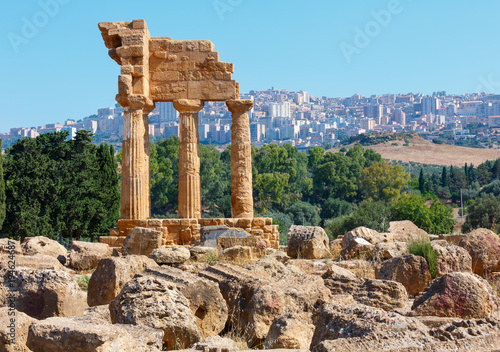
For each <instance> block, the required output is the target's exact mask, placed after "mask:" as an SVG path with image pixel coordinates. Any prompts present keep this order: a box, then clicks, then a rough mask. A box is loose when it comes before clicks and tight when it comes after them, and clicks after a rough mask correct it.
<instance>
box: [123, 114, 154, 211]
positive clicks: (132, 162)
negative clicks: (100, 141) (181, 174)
mask: <svg viewBox="0 0 500 352" xmlns="http://www.w3.org/2000/svg"><path fill="white" fill-rule="evenodd" d="M151 111H152V107H149V106H148V107H142V108H137V107H125V111H124V115H123V155H122V193H121V218H122V219H132V220H143V219H147V218H149V217H150V216H151V206H150V205H151V201H150V188H149V127H148V126H149V119H148V115H149V113H150V112H151Z"/></svg>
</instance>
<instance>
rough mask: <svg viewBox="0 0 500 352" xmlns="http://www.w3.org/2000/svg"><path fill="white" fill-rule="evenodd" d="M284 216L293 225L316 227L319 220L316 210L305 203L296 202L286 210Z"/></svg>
mask: <svg viewBox="0 0 500 352" xmlns="http://www.w3.org/2000/svg"><path fill="white" fill-rule="evenodd" d="M286 214H288V215H289V216H290V218H292V220H293V223H294V224H295V225H305V226H318V225H319V223H320V221H321V218H320V217H319V212H318V208H317V207H315V206H314V205H312V204H310V203H307V202H297V203H295V204H293V205H292V206H291V207H290V208H288V209H287V211H286Z"/></svg>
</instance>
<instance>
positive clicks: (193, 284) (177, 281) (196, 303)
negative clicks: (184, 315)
mask: <svg viewBox="0 0 500 352" xmlns="http://www.w3.org/2000/svg"><path fill="white" fill-rule="evenodd" d="M135 277H136V278H138V277H155V278H159V279H162V280H165V281H167V282H169V283H170V284H172V285H174V286H175V288H176V289H177V290H179V292H180V293H182V294H183V295H184V297H186V298H187V299H188V301H189V307H190V309H191V311H192V313H193V315H194V317H195V320H196V325H197V326H198V328H199V329H200V334H201V337H202V338H204V337H207V336H214V335H218V334H219V333H220V332H221V331H222V329H224V326H225V325H226V321H227V312H228V310H227V305H226V301H224V297H222V294H221V292H220V290H219V286H218V285H217V284H216V283H215V282H213V281H210V280H207V279H204V278H202V277H199V276H196V275H194V274H191V273H188V272H185V271H182V270H179V269H176V268H171V267H167V266H163V267H161V268H151V269H146V270H145V271H143V272H142V273H139V274H137V275H136V276H135Z"/></svg>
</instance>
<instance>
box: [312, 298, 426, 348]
mask: <svg viewBox="0 0 500 352" xmlns="http://www.w3.org/2000/svg"><path fill="white" fill-rule="evenodd" d="M427 331H428V329H427V327H425V326H424V325H423V324H422V323H420V322H419V321H418V320H416V319H413V318H407V317H404V316H401V315H399V314H397V313H394V312H385V311H383V310H380V309H376V308H372V307H368V306H365V305H342V304H327V305H325V306H323V308H322V310H321V313H320V314H319V316H318V317H317V321H316V330H315V331H314V336H313V338H312V342H311V345H310V349H311V350H313V351H314V350H317V348H318V345H319V344H320V343H322V342H325V341H329V340H339V341H340V342H341V343H340V344H338V345H337V346H336V347H337V348H334V349H330V351H353V350H352V349H347V348H346V349H342V347H341V346H342V345H347V344H348V342H349V341H350V340H352V339H355V338H360V339H363V340H365V341H370V342H372V343H373V342H377V341H383V342H386V343H387V342H388V341H390V339H398V340H399V341H400V343H401V345H402V344H403V341H404V340H407V341H408V340H410V341H412V340H414V339H418V338H425V337H426V334H427ZM367 345H370V343H368V344H367ZM366 347H368V346H366ZM326 350H327V349H319V351H326ZM358 351H372V349H371V348H369V347H368V348H365V349H360V350H358ZM390 351H396V350H392V349H390ZM405 351H406V350H405ZM412 351H413V350H412Z"/></svg>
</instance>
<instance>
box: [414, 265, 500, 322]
mask: <svg viewBox="0 0 500 352" xmlns="http://www.w3.org/2000/svg"><path fill="white" fill-rule="evenodd" d="M499 309H500V299H499V298H498V295H497V293H496V292H495V291H494V290H493V288H492V287H491V285H490V284H489V283H488V282H487V281H486V280H484V279H483V278H481V277H480V276H478V275H475V274H472V273H459V272H455V273H449V274H445V275H443V276H441V277H440V278H437V279H435V280H433V281H432V282H431V284H430V285H429V287H428V288H427V290H426V291H425V292H424V294H422V295H421V296H419V297H417V299H416V300H415V302H414V303H413V307H412V312H413V314H415V315H433V316H438V317H458V318H463V319H469V318H490V317H498V314H499Z"/></svg>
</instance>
